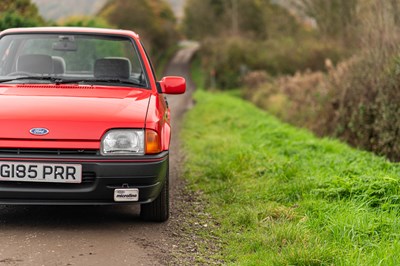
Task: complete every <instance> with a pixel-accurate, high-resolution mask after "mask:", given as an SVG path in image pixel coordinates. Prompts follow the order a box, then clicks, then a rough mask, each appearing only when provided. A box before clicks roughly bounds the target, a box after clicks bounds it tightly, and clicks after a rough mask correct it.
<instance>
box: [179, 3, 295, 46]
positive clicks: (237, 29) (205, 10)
mask: <svg viewBox="0 0 400 266" xmlns="http://www.w3.org/2000/svg"><path fill="white" fill-rule="evenodd" d="M298 29H299V25H298V23H297V22H296V19H295V18H294V17H293V16H292V15H290V14H289V12H288V11H287V10H286V9H284V8H282V7H281V6H278V5H276V4H273V3H271V2H270V1H259V0H202V1H198V0H188V1H187V4H186V8H185V18H184V21H183V30H184V32H185V34H186V35H187V36H188V37H189V38H193V39H197V40H201V39H204V38H206V37H215V36H216V35H217V36H224V35H225V36H232V35H233V36H238V35H240V36H244V37H250V38H253V39H258V40H265V39H268V38H272V37H275V36H277V35H293V34H295V33H296V31H297V30H298Z"/></svg>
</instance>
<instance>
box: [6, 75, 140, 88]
mask: <svg viewBox="0 0 400 266" xmlns="http://www.w3.org/2000/svg"><path fill="white" fill-rule="evenodd" d="M15 80H48V81H51V82H53V83H55V84H69V83H91V82H102V83H120V84H128V85H133V86H138V87H145V86H146V85H145V84H142V83H138V82H134V81H130V80H125V79H118V78H111V79H109V78H107V79H62V78H59V77H52V76H23V77H17V78H10V79H0V83H5V82H11V81H15Z"/></svg>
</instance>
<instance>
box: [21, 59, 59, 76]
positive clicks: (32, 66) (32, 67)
mask: <svg viewBox="0 0 400 266" xmlns="http://www.w3.org/2000/svg"><path fill="white" fill-rule="evenodd" d="M17 71H21V72H29V73H36V74H48V75H49V74H52V73H53V59H52V58H51V56H49V55H42V54H25V55H21V56H19V57H18V61H17Z"/></svg>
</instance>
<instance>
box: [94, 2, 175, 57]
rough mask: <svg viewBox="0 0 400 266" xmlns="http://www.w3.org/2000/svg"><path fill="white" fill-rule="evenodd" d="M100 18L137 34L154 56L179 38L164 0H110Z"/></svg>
mask: <svg viewBox="0 0 400 266" xmlns="http://www.w3.org/2000/svg"><path fill="white" fill-rule="evenodd" d="M99 15H100V16H101V17H103V18H105V19H106V20H107V21H109V22H110V23H111V24H113V25H115V26H117V27H118V28H123V29H132V30H134V31H135V32H137V33H138V34H140V36H141V37H142V39H143V40H144V42H145V43H146V47H148V48H149V50H150V51H151V53H152V54H153V56H156V57H157V56H158V55H159V54H160V53H161V52H162V51H163V50H165V49H167V48H168V47H169V46H171V45H172V44H174V43H175V42H176V39H177V36H178V34H177V30H176V19H175V16H174V14H173V11H172V10H171V8H170V6H169V5H168V4H167V3H166V2H165V1H164V0H129V1H126V0H111V1H109V2H108V3H107V4H106V5H105V6H104V7H103V9H102V10H100V12H99Z"/></svg>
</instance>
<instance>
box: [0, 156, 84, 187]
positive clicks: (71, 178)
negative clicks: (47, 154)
mask: <svg viewBox="0 0 400 266" xmlns="http://www.w3.org/2000/svg"><path fill="white" fill-rule="evenodd" d="M0 181H11V182H43V183H82V165H79V164H53V163H23V162H4V161H0Z"/></svg>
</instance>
